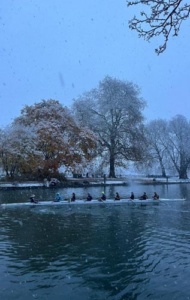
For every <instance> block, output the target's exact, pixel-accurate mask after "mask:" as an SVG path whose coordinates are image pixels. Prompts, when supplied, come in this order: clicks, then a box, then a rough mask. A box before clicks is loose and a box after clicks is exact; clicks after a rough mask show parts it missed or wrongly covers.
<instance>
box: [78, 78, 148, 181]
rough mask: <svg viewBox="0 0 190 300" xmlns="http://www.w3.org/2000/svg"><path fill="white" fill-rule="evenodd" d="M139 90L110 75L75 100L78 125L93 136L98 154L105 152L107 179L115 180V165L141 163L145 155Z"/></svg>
mask: <svg viewBox="0 0 190 300" xmlns="http://www.w3.org/2000/svg"><path fill="white" fill-rule="evenodd" d="M139 94H140V91H139V88H138V87H137V86H136V85H134V84H133V83H131V82H125V81H120V80H118V79H115V78H111V77H109V76H107V77H105V79H104V80H102V81H101V82H100V83H99V86H98V88H96V89H93V90H91V91H90V92H88V93H85V94H83V95H82V96H81V97H79V98H78V99H76V100H75V101H74V111H75V115H76V116H77V118H78V120H79V122H80V123H81V124H83V126H87V127H88V128H90V129H91V130H92V131H93V132H95V133H96V135H97V138H98V141H99V153H100V154H101V155H102V156H103V155H105V153H106V157H107V159H108V164H109V168H110V171H109V176H110V177H115V166H116V165H117V164H120V165H121V164H123V166H124V162H125V161H129V160H132V161H133V160H140V159H142V156H143V154H144V152H143V150H144V138H143V137H144V132H143V123H142V122H143V116H142V110H143V108H144V106H145V102H144V100H143V99H142V98H140V97H139Z"/></svg>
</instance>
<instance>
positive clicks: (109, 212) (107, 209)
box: [0, 184, 190, 300]
mask: <svg viewBox="0 0 190 300" xmlns="http://www.w3.org/2000/svg"><path fill="white" fill-rule="evenodd" d="M73 191H75V192H76V195H77V197H78V198H82V197H84V195H86V194H87V192H91V193H92V194H93V196H94V197H98V196H99V195H100V194H101V191H102V188H100V187H97V188H95V187H94V188H87V189H84V188H77V189H75V190H74V189H60V190H59V192H60V193H61V194H62V195H63V196H64V197H69V196H70V195H71V193H72V192H73ZM116 191H118V192H119V193H120V194H121V195H123V196H124V195H129V194H130V192H131V191H134V192H135V194H138V195H140V194H142V193H143V192H144V191H146V192H147V194H148V195H152V194H153V192H154V191H156V192H158V193H159V194H160V196H161V197H164V198H171V199H172V198H182V197H186V198H187V200H186V201H182V202H180V201H179V202H164V203H159V204H151V205H150V204H149V205H146V206H144V205H143V206H141V205H134V204H126V205H111V206H108V205H107V206H105V205H104V204H103V205H102V204H101V203H100V205H94V206H90V205H85V206H79V205H78V206H77V205H75V206H71V207H69V206H68V207H66V206H64V207H60V206H59V207H37V206H36V207H34V208H33V207H23V208H21V207H19V208H6V209H0V228H1V232H0V278H1V280H0V299H1V300H26V299H29V300H30V299H41V300H52V299H53V300H61V299H66V300H67V299H68V300H75V299H77V300H85V299H92V300H96V299H100V300H104V299H112V300H121V299H122V300H124V299H125V300H137V299H138V300H143V299H151V300H157V299H163V300H166V299H167V300H168V299H170V300H171V299H176V300H184V299H190V285H189V278H190V185H189V184H179V185H178V184H171V185H156V186H151V185H150V186H142V185H134V186H125V187H121V186H120V187H115V186H111V187H106V189H105V192H106V194H107V195H108V196H110V197H111V196H113V195H114V194H115V192H116ZM31 192H32V193H33V192H34V193H35V194H36V198H39V199H46V200H47V199H49V200H52V199H53V198H54V195H55V193H56V192H57V190H53V189H51V190H48V189H38V190H32V191H31V190H18V191H15V190H14V191H0V202H1V203H2V202H21V201H26V200H27V199H28V197H29V195H30V194H31Z"/></svg>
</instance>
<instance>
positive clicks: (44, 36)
mask: <svg viewBox="0 0 190 300" xmlns="http://www.w3.org/2000/svg"><path fill="white" fill-rule="evenodd" d="M134 12H135V13H136V14H138V11H137V7H135V8H134V9H133V8H127V5H126V2H125V0H80V1H79V0H1V1H0V60H1V62H0V104H1V114H0V126H1V127H2V126H6V125H8V124H10V123H11V121H12V120H13V119H14V118H15V117H17V116H19V114H20V111H21V109H22V108H23V107H24V106H25V105H32V104H34V103H36V102H40V101H41V100H42V99H50V98H51V99H55V100H59V101H60V102H61V103H62V104H63V105H66V106H68V107H70V106H71V104H72V101H73V98H77V97H78V96H79V95H80V94H82V93H83V92H85V91H88V90H90V89H92V88H94V87H96V86H97V85H98V82H99V81H100V80H102V79H103V78H104V77H105V76H106V75H109V76H112V77H116V78H118V79H121V80H127V81H132V82H134V83H135V84H137V85H138V86H139V87H140V88H141V95H142V97H143V98H144V99H145V100H146V102H147V108H146V109H145V111H144V115H145V117H146V118H147V120H152V119H157V118H165V119H170V118H172V117H174V116H175V115H176V114H182V115H184V116H186V117H187V118H188V119H190V101H189V95H190V55H189V54H190V38H189V31H190V30H189V29H190V20H187V21H186V22H185V23H183V24H182V29H181V31H180V35H179V36H178V37H177V38H172V39H171V40H170V41H169V44H168V47H167V50H166V51H165V52H164V53H163V54H161V55H159V56H157V54H156V53H155V51H154V49H155V48H156V47H157V46H159V44H160V43H161V42H162V40H161V38H158V39H157V40H154V41H152V42H150V43H148V42H146V41H144V40H143V39H139V38H138V35H137V33H136V32H134V31H131V30H130V29H129V28H128V21H129V19H130V18H132V16H133V15H134Z"/></svg>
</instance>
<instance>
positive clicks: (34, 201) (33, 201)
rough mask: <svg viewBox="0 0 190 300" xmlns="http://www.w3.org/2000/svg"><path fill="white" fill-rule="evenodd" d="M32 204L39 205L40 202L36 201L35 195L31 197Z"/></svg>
mask: <svg viewBox="0 0 190 300" xmlns="http://www.w3.org/2000/svg"><path fill="white" fill-rule="evenodd" d="M30 202H31V203H38V200H36V199H35V195H34V194H32V195H31V196H30Z"/></svg>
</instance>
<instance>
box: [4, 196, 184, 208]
mask: <svg viewBox="0 0 190 300" xmlns="http://www.w3.org/2000/svg"><path fill="white" fill-rule="evenodd" d="M185 200H186V199H183V198H182V199H166V198H160V199H159V200H153V199H146V200H139V199H134V200H131V199H121V200H113V199H107V200H106V201H102V200H91V201H86V200H76V201H74V202H70V201H68V200H64V201H60V202H53V201H40V202H38V203H31V202H26V203H24V202H22V203H4V204H1V205H0V206H1V207H2V208H6V207H20V206H60V205H61V206H62V205H67V206H68V205H81V204H82V205H97V204H99V205H102V204H103V205H109V204H144V205H146V204H148V203H160V202H173V201H185Z"/></svg>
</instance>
